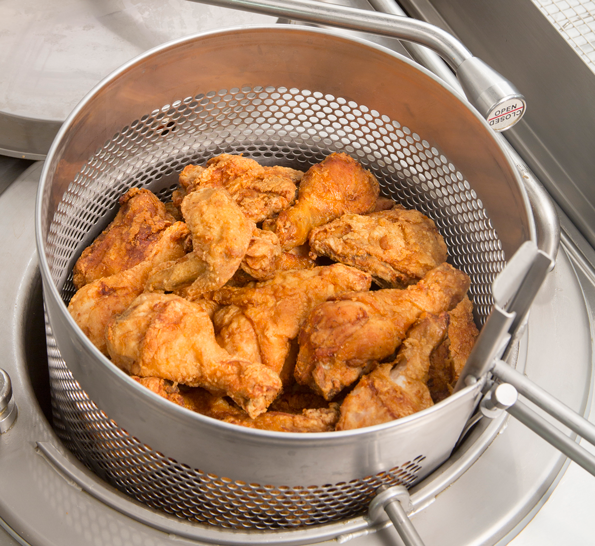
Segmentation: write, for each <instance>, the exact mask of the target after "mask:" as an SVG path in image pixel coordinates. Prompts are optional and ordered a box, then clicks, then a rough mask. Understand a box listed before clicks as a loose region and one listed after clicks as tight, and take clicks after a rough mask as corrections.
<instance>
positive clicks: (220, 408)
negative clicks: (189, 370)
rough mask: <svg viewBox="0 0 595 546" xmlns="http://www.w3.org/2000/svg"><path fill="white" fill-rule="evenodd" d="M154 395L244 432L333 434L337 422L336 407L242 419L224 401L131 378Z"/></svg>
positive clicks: (240, 413) (153, 380)
mask: <svg viewBox="0 0 595 546" xmlns="http://www.w3.org/2000/svg"><path fill="white" fill-rule="evenodd" d="M133 379H134V380H135V381H138V382H139V383H140V384H141V385H143V386H144V387H146V388H148V389H150V390H151V391H153V392H154V393H155V394H158V395H159V396H161V397H163V398H165V399H166V400H169V401H170V402H173V403H174V404H177V405H178V406H182V407H184V408H186V409H189V410H191V411H195V412H197V413H200V414H202V415H206V416H207V417H212V418H213V419H218V420H219V421H224V422H226V423H233V424H234V425H240V426H243V427H248V428H257V429H261V430H273V431H277V432H330V431H333V430H335V424H336V422H337V420H338V419H339V405H338V404H331V405H329V406H328V407H324V408H312V409H309V408H305V409H302V410H301V411H300V412H299V413H288V412H283V411H267V412H266V413H263V414H261V415H258V416H257V417H254V418H252V417H250V416H248V415H246V414H245V413H244V412H243V411H242V410H241V409H239V408H238V407H236V406H235V405H233V404H232V403H231V402H230V401H229V400H228V399H227V398H226V397H223V396H217V395H214V394H211V393H210V392H208V391H206V390H204V389H201V388H196V389H184V388H183V387H182V388H180V387H179V386H178V385H176V384H171V383H170V382H169V381H166V380H164V379H160V378H156V377H134V376H133Z"/></svg>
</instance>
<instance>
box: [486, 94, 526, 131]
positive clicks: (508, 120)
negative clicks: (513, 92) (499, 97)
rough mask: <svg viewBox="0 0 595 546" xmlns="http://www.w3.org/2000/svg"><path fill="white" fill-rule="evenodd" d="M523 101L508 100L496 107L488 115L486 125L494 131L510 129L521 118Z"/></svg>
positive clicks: (523, 109)
mask: <svg viewBox="0 0 595 546" xmlns="http://www.w3.org/2000/svg"><path fill="white" fill-rule="evenodd" d="M524 113H525V101H524V100H522V99H518V98H517V99H508V100H505V101H503V102H501V103H500V104H498V106H496V107H495V108H494V109H493V110H492V111H491V112H490V113H489V115H488V124H489V126H490V127H491V128H492V129H494V131H503V130H504V129H508V128H509V127H512V126H513V125H514V124H515V123H516V122H517V121H520V119H521V118H522V117H523V114H524Z"/></svg>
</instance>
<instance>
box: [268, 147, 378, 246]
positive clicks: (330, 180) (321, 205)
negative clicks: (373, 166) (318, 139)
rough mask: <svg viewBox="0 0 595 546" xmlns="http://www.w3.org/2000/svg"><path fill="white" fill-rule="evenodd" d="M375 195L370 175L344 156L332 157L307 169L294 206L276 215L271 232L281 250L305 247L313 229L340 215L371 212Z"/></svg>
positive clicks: (374, 182) (376, 188)
mask: <svg viewBox="0 0 595 546" xmlns="http://www.w3.org/2000/svg"><path fill="white" fill-rule="evenodd" d="M378 193H379V185H378V181H377V180H376V178H375V177H374V175H373V174H372V173H370V172H369V171H367V170H365V169H364V168H363V167H362V166H361V165H360V164H359V163H358V162H357V161H356V160H355V159H353V158H351V157H350V156H348V155H347V154H344V153H338V154H337V153H335V154H331V155H329V156H328V157H327V158H326V159H325V160H324V161H323V162H322V163H319V164H317V165H314V166H313V167H311V168H310V169H308V171H307V172H306V174H305V175H304V178H303V179H302V181H301V183H300V186H299V193H298V199H297V202H296V203H295V205H294V206H292V207H290V208H289V209H287V210H284V211H282V212H281V213H280V214H279V216H278V217H277V219H276V221H275V223H274V229H273V231H275V232H276V233H277V235H278V236H279V240H280V241H281V246H282V247H283V249H285V250H288V249H291V248H293V247H295V246H299V245H302V244H304V243H305V242H306V241H307V239H308V235H309V233H310V231H311V230H312V229H314V228H315V227H318V226H321V225H323V224H326V223H327V222H330V221H332V220H334V219H335V218H338V217H339V216H341V215H342V214H345V213H356V214H364V213H367V212H371V211H372V210H374V207H375V205H376V199H377V197H378Z"/></svg>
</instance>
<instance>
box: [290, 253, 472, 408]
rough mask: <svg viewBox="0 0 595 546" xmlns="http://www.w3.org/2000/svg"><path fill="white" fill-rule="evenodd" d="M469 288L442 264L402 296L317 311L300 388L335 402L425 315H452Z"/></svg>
mask: <svg viewBox="0 0 595 546" xmlns="http://www.w3.org/2000/svg"><path fill="white" fill-rule="evenodd" d="M468 288H469V277H467V275H465V273H463V272H462V271H459V270H457V269H455V268H454V267H452V266H451V265H449V264H447V263H444V264H442V265H440V266H438V267H437V268H435V269H432V270H431V271H430V272H429V273H428V274H427V275H426V276H425V277H424V278H423V279H422V280H421V281H419V282H418V283H417V284H414V285H411V286H409V287H407V288H406V289H404V290H398V289H390V288H389V289H384V290H377V291H374V292H363V293H356V294H345V295H343V296H339V297H338V298H336V301H329V302H325V303H323V304H321V305H319V306H318V307H317V308H316V309H314V311H312V313H311V314H310V315H309V317H308V319H307V320H306V322H305V324H304V326H303V328H302V330H301V332H300V337H299V344H300V352H299V355H298V359H297V363H296V367H295V378H296V380H297V382H298V383H300V384H301V385H308V386H309V387H310V388H311V389H313V390H314V391H315V392H318V393H320V394H322V395H323V396H324V397H325V398H326V399H327V400H332V399H333V397H335V396H336V395H337V394H338V393H340V392H341V391H342V390H343V389H344V388H345V387H347V386H349V385H351V384H352V383H354V382H355V381H357V380H358V379H359V378H360V377H361V376H362V375H363V374H365V373H368V372H369V371H371V370H372V369H374V368H375V367H376V365H377V363H378V362H381V361H382V360H384V359H386V358H389V357H390V356H391V355H393V354H394V352H395V351H396V349H397V348H398V347H399V345H400V344H401V342H402V341H403V339H404V338H405V334H406V332H407V330H408V329H409V327H410V326H411V325H412V324H413V323H414V322H415V321H416V320H417V319H418V318H419V317H420V315H421V314H422V313H423V312H427V313H433V314H440V313H443V312H444V311H449V310H450V309H452V308H454V307H455V306H456V305H457V304H458V303H459V302H460V301H461V299H463V297H464V296H465V294H466V292H467V289H468Z"/></svg>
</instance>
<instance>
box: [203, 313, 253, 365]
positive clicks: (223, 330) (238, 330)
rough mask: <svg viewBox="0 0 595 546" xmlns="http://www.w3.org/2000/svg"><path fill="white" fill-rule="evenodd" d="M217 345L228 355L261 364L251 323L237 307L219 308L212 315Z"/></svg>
mask: <svg viewBox="0 0 595 546" xmlns="http://www.w3.org/2000/svg"><path fill="white" fill-rule="evenodd" d="M213 326H214V327H215V332H216V336H217V343H219V345H220V346H221V347H223V348H224V349H225V350H226V351H227V352H228V353H229V354H230V355H233V356H236V357H238V358H242V359H244V360H249V361H250V362H261V359H260V349H259V347H258V335H257V334H256V331H255V330H254V326H253V325H252V322H250V320H248V318H247V317H246V315H244V313H243V311H242V309H240V308H239V307H238V306H237V305H227V306H225V307H221V308H220V309H219V310H218V311H217V312H216V313H215V314H214V315H213Z"/></svg>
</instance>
